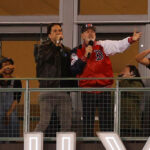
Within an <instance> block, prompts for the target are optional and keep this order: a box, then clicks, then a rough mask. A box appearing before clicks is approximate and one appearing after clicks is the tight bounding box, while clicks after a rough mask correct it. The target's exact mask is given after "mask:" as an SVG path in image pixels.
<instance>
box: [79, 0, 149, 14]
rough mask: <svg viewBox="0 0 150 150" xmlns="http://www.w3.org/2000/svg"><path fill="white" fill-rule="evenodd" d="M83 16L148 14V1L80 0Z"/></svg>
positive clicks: (80, 10) (80, 11) (80, 9)
mask: <svg viewBox="0 0 150 150" xmlns="http://www.w3.org/2000/svg"><path fill="white" fill-rule="evenodd" d="M79 5H80V8H79V13H80V14H81V15H136V14H148V0H132V1H131V0H92V1H90V0H88V1H87V0H80V2H79Z"/></svg>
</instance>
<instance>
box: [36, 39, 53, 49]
mask: <svg viewBox="0 0 150 150" xmlns="http://www.w3.org/2000/svg"><path fill="white" fill-rule="evenodd" d="M51 44H52V41H51V40H49V39H47V40H43V41H42V42H41V43H40V44H39V45H38V48H39V49H45V48H47V47H49V46H50V45H51Z"/></svg>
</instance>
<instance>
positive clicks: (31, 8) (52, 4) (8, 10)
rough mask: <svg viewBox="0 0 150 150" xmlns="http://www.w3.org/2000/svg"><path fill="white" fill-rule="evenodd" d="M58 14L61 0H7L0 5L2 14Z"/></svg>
mask: <svg viewBox="0 0 150 150" xmlns="http://www.w3.org/2000/svg"><path fill="white" fill-rule="evenodd" d="M8 4H9V5H8ZM58 14H59V0H55V1H53V0H13V1H10V0H5V1H1V5H0V16H21V15H58Z"/></svg>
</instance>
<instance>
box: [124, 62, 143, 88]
mask: <svg viewBox="0 0 150 150" xmlns="http://www.w3.org/2000/svg"><path fill="white" fill-rule="evenodd" d="M126 67H129V69H130V72H133V75H134V76H135V77H141V76H140V73H139V71H138V69H137V68H136V66H134V65H127V66H126ZM131 81H132V80H131ZM134 81H135V80H134ZM137 81H140V82H141V83H142V85H143V87H144V83H143V81H142V80H141V79H137Z"/></svg>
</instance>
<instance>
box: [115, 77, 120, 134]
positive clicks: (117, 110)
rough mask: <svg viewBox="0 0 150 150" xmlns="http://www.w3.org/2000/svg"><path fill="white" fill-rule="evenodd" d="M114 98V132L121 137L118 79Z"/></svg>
mask: <svg viewBox="0 0 150 150" xmlns="http://www.w3.org/2000/svg"><path fill="white" fill-rule="evenodd" d="M114 98H115V99H114V131H115V132H116V133H118V134H119V135H120V90H119V80H118V79H116V91H115V95H114Z"/></svg>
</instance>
